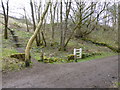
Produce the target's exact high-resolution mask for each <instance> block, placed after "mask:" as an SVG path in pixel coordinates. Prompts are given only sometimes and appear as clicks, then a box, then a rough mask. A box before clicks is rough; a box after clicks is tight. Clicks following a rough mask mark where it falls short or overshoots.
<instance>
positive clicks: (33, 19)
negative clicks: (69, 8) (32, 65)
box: [30, 0, 40, 46]
mask: <svg viewBox="0 0 120 90" xmlns="http://www.w3.org/2000/svg"><path fill="white" fill-rule="evenodd" d="M30 6H31V13H32V21H33V30H34V31H35V29H36V23H35V17H34V10H33V3H32V0H30ZM38 34H39V33H38ZM38 34H37V35H36V45H37V46H40V43H39V40H38V36H39V35H38Z"/></svg>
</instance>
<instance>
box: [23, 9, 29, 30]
mask: <svg viewBox="0 0 120 90" xmlns="http://www.w3.org/2000/svg"><path fill="white" fill-rule="evenodd" d="M23 10H24V13H25V22H26V27H27V32H29V27H28V21H27V15H26V10H25V8H23Z"/></svg>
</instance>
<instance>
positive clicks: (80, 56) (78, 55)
mask: <svg viewBox="0 0 120 90" xmlns="http://www.w3.org/2000/svg"><path fill="white" fill-rule="evenodd" d="M74 55H75V56H76V58H82V48H80V49H76V48H74Z"/></svg>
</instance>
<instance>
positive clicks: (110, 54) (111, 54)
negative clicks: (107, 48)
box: [78, 52, 118, 62]
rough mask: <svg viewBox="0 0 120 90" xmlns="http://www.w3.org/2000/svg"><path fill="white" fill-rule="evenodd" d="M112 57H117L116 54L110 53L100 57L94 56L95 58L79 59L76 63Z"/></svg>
mask: <svg viewBox="0 0 120 90" xmlns="http://www.w3.org/2000/svg"><path fill="white" fill-rule="evenodd" d="M114 55H118V53H112V52H111V53H102V54H101V55H96V56H92V57H89V58H85V59H79V60H78V62H83V61H89V60H94V59H102V58H106V57H110V56H114Z"/></svg>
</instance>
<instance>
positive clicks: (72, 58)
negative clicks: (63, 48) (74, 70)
mask: <svg viewBox="0 0 120 90" xmlns="http://www.w3.org/2000/svg"><path fill="white" fill-rule="evenodd" d="M74 59H75V55H74V54H70V55H68V56H67V60H68V61H70V60H74Z"/></svg>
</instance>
